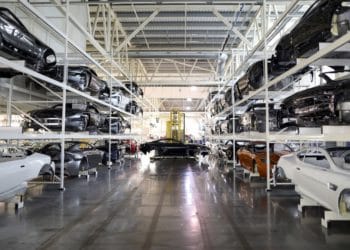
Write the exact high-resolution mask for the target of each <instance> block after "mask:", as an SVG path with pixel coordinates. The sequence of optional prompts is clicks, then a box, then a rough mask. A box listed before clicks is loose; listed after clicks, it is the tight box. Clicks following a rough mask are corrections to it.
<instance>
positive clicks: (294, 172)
mask: <svg viewBox="0 0 350 250" xmlns="http://www.w3.org/2000/svg"><path fill="white" fill-rule="evenodd" d="M335 149H336V148H334V149H333V150H335ZM349 149H350V148H337V150H339V151H336V152H335V151H331V150H332V149H329V150H328V151H327V150H324V149H322V148H317V149H315V150H311V151H310V150H302V151H299V152H296V153H292V154H288V155H284V156H282V157H281V158H280V159H279V161H278V164H277V169H278V170H277V171H280V170H279V169H283V171H280V173H282V175H283V174H284V175H285V177H287V178H288V179H290V180H291V181H292V182H293V183H294V184H295V190H296V191H297V192H298V193H299V194H300V195H302V196H306V197H308V198H311V199H312V200H314V201H316V202H317V203H318V204H320V205H322V206H323V207H325V208H327V209H329V210H331V211H333V212H335V213H337V214H338V215H341V216H346V217H350V161H349V160H350V150H349ZM341 150H342V151H341ZM340 153H341V154H340ZM337 154H338V155H337ZM345 159H346V160H345Z"/></svg>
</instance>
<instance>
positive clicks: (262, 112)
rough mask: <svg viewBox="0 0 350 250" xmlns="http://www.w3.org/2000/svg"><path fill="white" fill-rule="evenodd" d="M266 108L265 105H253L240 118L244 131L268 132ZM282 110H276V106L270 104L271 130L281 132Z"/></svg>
mask: <svg viewBox="0 0 350 250" xmlns="http://www.w3.org/2000/svg"><path fill="white" fill-rule="evenodd" d="M265 121H266V106H265V103H252V104H250V105H249V106H248V107H247V110H246V111H245V112H244V114H242V115H241V117H240V124H241V126H242V130H243V131H258V132H265V131H266V122H265ZM279 121H280V110H279V109H275V104H274V103H270V104H269V130H270V131H276V130H279V126H280V124H279Z"/></svg>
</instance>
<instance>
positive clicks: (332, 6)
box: [273, 0, 350, 69]
mask: <svg viewBox="0 0 350 250" xmlns="http://www.w3.org/2000/svg"><path fill="white" fill-rule="evenodd" d="M343 2H346V1H343V0H332V1H330V0H318V1H315V2H314V4H313V5H312V6H311V7H310V8H309V9H308V11H307V12H306V13H305V14H304V15H303V17H302V18H301V19H300V21H299V23H298V24H297V25H296V26H295V27H294V28H293V29H292V31H291V32H290V33H289V34H287V35H285V36H284V37H282V39H281V40H280V42H279V43H278V45H277V47H276V55H275V57H274V58H273V60H274V62H275V63H276V64H277V65H279V66H280V67H284V68H286V69H287V68H290V67H292V66H294V65H295V64H296V60H297V58H300V57H308V56H310V55H311V54H313V53H315V52H316V51H317V50H318V49H319V43H320V42H327V41H331V40H333V39H335V38H337V37H339V36H341V35H343V34H345V33H346V32H347V30H349V27H350V26H349V21H350V8H349V7H345V6H342V3H343Z"/></svg>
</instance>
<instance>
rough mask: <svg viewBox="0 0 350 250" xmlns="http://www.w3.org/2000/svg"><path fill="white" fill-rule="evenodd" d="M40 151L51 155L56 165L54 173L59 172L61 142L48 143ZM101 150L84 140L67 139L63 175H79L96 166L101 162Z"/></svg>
mask: <svg viewBox="0 0 350 250" xmlns="http://www.w3.org/2000/svg"><path fill="white" fill-rule="evenodd" d="M40 153H42V154H46V155H49V156H51V159H52V160H53V161H54V162H55V165H56V174H58V175H59V174H60V172H61V143H58V142H57V143H56V142H53V143H49V144H47V145H45V146H44V147H43V148H42V149H40ZM102 154H103V153H102V151H100V150H98V149H96V148H95V147H94V146H93V145H91V144H89V143H86V142H79V141H67V142H66V143H65V148H64V175H65V176H72V177H73V176H79V174H80V172H82V171H88V170H90V169H93V168H97V167H98V166H99V165H101V164H102Z"/></svg>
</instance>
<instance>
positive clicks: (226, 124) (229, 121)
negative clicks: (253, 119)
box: [213, 114, 243, 134]
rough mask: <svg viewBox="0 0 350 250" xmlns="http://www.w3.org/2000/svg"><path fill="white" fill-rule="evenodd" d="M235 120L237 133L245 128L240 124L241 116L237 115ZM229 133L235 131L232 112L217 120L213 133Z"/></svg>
mask: <svg viewBox="0 0 350 250" xmlns="http://www.w3.org/2000/svg"><path fill="white" fill-rule="evenodd" d="M234 120H235V133H240V132H242V130H243V128H242V126H241V124H240V116H239V115H236V116H235V118H234ZM228 133H233V117H232V114H230V115H228V116H227V117H226V118H225V119H224V120H217V121H216V123H215V126H214V130H213V134H228Z"/></svg>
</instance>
